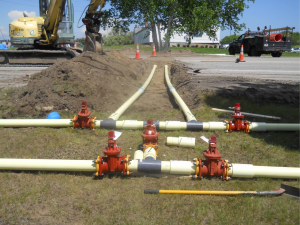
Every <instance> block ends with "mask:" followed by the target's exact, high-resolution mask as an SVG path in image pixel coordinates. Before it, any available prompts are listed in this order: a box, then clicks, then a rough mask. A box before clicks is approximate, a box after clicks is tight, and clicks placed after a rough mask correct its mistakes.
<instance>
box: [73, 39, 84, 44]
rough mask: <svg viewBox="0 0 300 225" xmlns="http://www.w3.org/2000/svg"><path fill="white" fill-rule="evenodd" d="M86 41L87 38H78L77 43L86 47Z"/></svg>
mask: <svg viewBox="0 0 300 225" xmlns="http://www.w3.org/2000/svg"><path fill="white" fill-rule="evenodd" d="M84 40H85V38H77V39H75V42H79V43H80V44H83V45H84Z"/></svg>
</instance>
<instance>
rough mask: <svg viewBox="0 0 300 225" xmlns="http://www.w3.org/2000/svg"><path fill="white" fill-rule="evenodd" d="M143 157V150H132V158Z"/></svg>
mask: <svg viewBox="0 0 300 225" xmlns="http://www.w3.org/2000/svg"><path fill="white" fill-rule="evenodd" d="M143 158H144V152H143V151H142V150H136V151H135V152H134V156H133V159H134V160H139V159H143Z"/></svg>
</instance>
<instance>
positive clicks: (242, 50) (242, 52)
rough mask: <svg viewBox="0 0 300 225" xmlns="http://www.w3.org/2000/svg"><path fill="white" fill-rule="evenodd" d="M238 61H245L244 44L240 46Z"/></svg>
mask: <svg viewBox="0 0 300 225" xmlns="http://www.w3.org/2000/svg"><path fill="white" fill-rule="evenodd" d="M240 62H246V61H245V60H244V45H242V46H241V53H240Z"/></svg>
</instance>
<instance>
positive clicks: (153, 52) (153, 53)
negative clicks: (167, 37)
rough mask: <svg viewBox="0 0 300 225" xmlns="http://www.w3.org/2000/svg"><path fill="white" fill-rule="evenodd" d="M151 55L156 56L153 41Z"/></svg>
mask: <svg viewBox="0 0 300 225" xmlns="http://www.w3.org/2000/svg"><path fill="white" fill-rule="evenodd" d="M152 56H156V51H155V44H154V43H153V51H152Z"/></svg>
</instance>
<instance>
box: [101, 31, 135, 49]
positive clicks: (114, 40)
mask: <svg viewBox="0 0 300 225" xmlns="http://www.w3.org/2000/svg"><path fill="white" fill-rule="evenodd" d="M103 40H104V45H106V46H112V45H129V44H133V32H132V31H131V32H127V33H126V32H121V31H118V30H117V29H116V28H114V29H113V30H112V31H111V32H110V33H109V34H108V35H103Z"/></svg>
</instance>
